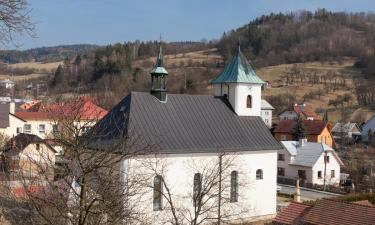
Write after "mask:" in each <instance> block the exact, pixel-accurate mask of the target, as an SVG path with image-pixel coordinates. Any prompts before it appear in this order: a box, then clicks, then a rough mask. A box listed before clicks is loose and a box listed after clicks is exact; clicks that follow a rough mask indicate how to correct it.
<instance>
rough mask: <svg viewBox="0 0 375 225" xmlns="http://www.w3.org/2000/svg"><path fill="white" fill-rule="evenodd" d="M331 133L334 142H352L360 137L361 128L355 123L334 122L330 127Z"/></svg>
mask: <svg viewBox="0 0 375 225" xmlns="http://www.w3.org/2000/svg"><path fill="white" fill-rule="evenodd" d="M332 135H333V139H334V140H335V142H336V143H340V144H349V143H354V142H356V141H357V140H359V139H360V138H361V129H360V128H359V126H358V125H357V124H356V123H350V122H348V123H336V124H335V125H334V126H333V128H332Z"/></svg>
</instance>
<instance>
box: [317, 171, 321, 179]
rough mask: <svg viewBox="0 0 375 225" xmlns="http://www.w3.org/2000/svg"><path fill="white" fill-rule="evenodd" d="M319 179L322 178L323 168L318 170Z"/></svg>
mask: <svg viewBox="0 0 375 225" xmlns="http://www.w3.org/2000/svg"><path fill="white" fill-rule="evenodd" d="M318 179H322V171H321V170H319V171H318Z"/></svg>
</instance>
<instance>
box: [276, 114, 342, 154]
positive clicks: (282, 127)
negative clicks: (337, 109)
mask: <svg viewBox="0 0 375 225" xmlns="http://www.w3.org/2000/svg"><path fill="white" fill-rule="evenodd" d="M295 126H296V121H294V120H282V121H281V122H280V123H279V125H278V126H277V127H276V128H275V130H274V132H273V133H274V136H275V138H276V139H277V140H278V141H293V140H294V137H293V129H294V127H295ZM303 126H304V127H305V129H306V136H307V137H306V138H307V141H308V142H318V143H324V144H326V145H328V146H330V147H331V148H333V147H334V146H335V142H334V140H333V136H332V134H331V125H330V124H329V123H328V122H326V121H322V120H304V121H303Z"/></svg>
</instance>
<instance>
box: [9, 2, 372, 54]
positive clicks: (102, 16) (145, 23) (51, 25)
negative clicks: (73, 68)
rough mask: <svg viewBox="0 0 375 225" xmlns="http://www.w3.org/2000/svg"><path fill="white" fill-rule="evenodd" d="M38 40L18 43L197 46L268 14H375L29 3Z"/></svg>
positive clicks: (351, 6) (269, 6)
mask: <svg viewBox="0 0 375 225" xmlns="http://www.w3.org/2000/svg"><path fill="white" fill-rule="evenodd" d="M28 1H29V4H30V6H29V7H30V9H31V17H32V20H33V22H34V23H35V25H36V35H37V37H35V38H31V37H28V36H23V37H21V38H19V40H18V43H19V44H21V45H20V46H19V47H17V48H16V47H10V48H14V49H29V48H35V47H41V46H55V45H62V44H83V43H84V44H98V45H105V44H112V43H118V42H125V41H135V40H141V41H147V40H157V39H159V36H160V34H161V35H162V38H163V40H164V41H186V40H190V41H200V40H202V39H203V38H205V39H207V40H211V39H218V38H220V36H221V35H222V34H223V32H225V31H229V30H231V29H234V28H237V27H240V26H242V25H244V24H247V23H249V22H250V21H251V20H253V19H254V18H256V17H258V16H261V15H263V14H269V13H271V12H275V13H277V12H290V11H296V10H301V9H306V10H315V9H317V8H326V9H328V10H332V11H346V12H370V11H375V0H28Z"/></svg>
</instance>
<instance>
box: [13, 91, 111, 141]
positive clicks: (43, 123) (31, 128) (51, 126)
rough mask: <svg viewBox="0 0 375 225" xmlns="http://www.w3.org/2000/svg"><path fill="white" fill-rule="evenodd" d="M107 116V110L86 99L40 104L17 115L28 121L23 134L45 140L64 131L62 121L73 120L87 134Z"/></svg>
mask: <svg viewBox="0 0 375 225" xmlns="http://www.w3.org/2000/svg"><path fill="white" fill-rule="evenodd" d="M106 114H107V110H105V109H103V108H101V107H99V106H97V105H96V104H94V102H93V101H92V100H90V99H86V98H81V99H78V100H74V101H70V102H63V103H60V104H58V103H56V104H50V105H43V104H42V103H38V104H34V105H33V106H32V107H30V108H29V110H28V111H19V112H16V113H15V115H16V116H17V117H19V118H21V119H22V120H24V121H26V122H25V123H24V127H23V133H26V134H34V135H38V136H39V137H41V138H43V139H46V138H53V137H54V136H53V134H54V133H56V132H59V131H60V130H61V129H62V127H61V125H59V120H61V119H71V120H72V121H74V122H75V123H76V126H77V129H80V130H82V131H83V132H85V131H86V130H87V129H89V128H90V127H92V126H93V125H94V124H95V123H96V122H97V121H98V120H99V119H101V118H103V117H104V116H105V115H106Z"/></svg>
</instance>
